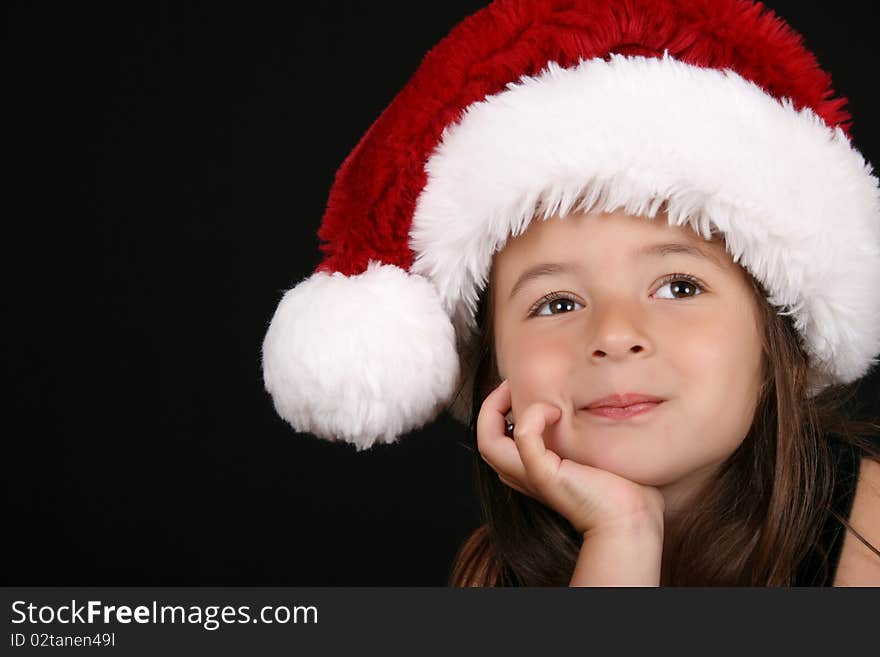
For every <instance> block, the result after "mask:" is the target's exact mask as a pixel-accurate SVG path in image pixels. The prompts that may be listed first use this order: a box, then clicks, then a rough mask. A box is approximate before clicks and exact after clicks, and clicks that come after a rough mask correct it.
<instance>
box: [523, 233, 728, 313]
mask: <svg viewBox="0 0 880 657" xmlns="http://www.w3.org/2000/svg"><path fill="white" fill-rule="evenodd" d="M672 254H675V255H686V256H691V257H692V258H700V259H702V260H706V261H707V262H709V263H710V264H711V265H713V266H714V267H715V268H717V269H718V270H719V271H721V272H722V273H723V272H726V271H727V267H726V264H725V263H724V262H723V261H722V260H721V258H719V257H718V255H717V254H715V253H713V252H711V251H708V250H706V249H704V248H702V247H700V246H697V245H696V244H686V243H684V242H664V243H662V244H649V245H648V246H643V247H641V248H640V249H638V250H637V251H635V253H634V254H633V255H634V256H635V257H642V256H650V257H661V256H665V255H672ZM582 269H583V267H582V266H581V265H580V264H579V263H577V262H542V263H539V264H537V265H533V266H532V267H529V268H528V269H526V270H525V271H524V272H523V273H522V274H521V275H520V277H519V278H518V279H517V281H516V283H514V284H513V288H511V290H510V295H509V296H508V297H507V300H508V301H510V300H511V299H513V297H514V296H515V295H516V293H517V292H519V291H520V290H521V289H522V288H523V287H524V286H525V285H526V283H528V282H529V281H532V280H534V279H536V278H541V277H542V276H553V275H555V274H573V273H578V272H580V271H582Z"/></svg>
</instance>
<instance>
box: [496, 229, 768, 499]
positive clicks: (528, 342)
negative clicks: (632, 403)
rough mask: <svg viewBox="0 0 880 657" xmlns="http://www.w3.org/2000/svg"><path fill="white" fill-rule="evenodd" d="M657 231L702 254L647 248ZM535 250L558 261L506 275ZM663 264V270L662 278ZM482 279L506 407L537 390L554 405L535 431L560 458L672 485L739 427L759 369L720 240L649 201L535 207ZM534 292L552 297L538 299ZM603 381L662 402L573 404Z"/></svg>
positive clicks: (736, 276) (723, 450)
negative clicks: (634, 211) (552, 416)
mask: <svg viewBox="0 0 880 657" xmlns="http://www.w3.org/2000/svg"><path fill="white" fill-rule="evenodd" d="M670 243H672V244H678V245H684V248H688V247H690V248H698V249H699V250H700V251H702V252H704V253H705V254H706V256H707V257H699V256H698V255H693V254H689V253H684V252H675V250H676V247H670V248H667V249H666V250H665V252H664V251H663V250H660V247H659V245H663V244H670ZM654 247H656V249H657V250H653V248H654ZM678 251H681V248H680V247H679V248H678ZM544 263H558V264H563V265H566V264H567V265H569V266H570V271H559V272H556V273H550V274H544V275H541V276H537V277H533V278H528V279H526V280H524V281H522V282H520V283H519V284H518V285H517V281H518V280H519V279H520V277H521V276H522V275H523V274H524V273H525V272H527V270H529V269H531V268H533V267H535V266H536V265H539V264H544ZM669 274H677V275H676V276H673V277H672V278H671V279H669V280H666V281H664V280H663V279H664V278H665V277H667V275H669ZM681 274H690V275H691V276H693V277H695V278H696V279H697V281H699V282H695V283H691V282H689V281H688V279H687V278H686V277H684V278H683V277H682V276H681ZM490 284H491V285H493V290H494V304H493V305H494V308H493V310H492V312H493V315H492V317H493V319H492V321H493V330H494V335H495V350H496V356H497V360H498V369H499V373H500V375H501V377H502V378H503V379H504V378H506V379H509V382H510V391H511V400H512V408H511V413H510V416H511V417H512V419H513V420H514V421H515V420H516V417H517V414H518V413H521V412H522V411H524V410H525V409H526V408H527V407H528V406H529V405H531V404H533V403H535V402H537V401H541V402H547V403H550V404H553V405H556V406H558V407H559V408H560V409H561V410H562V415H561V418H560V420H559V422H557V423H556V424H554V425H552V426H550V427H548V429H547V430H546V432H545V434H544V439H545V442H546V443H547V447H548V448H550V449H552V450H554V451H555V452H557V453H558V454H559V455H560V456H561V457H563V458H569V459H572V460H574V461H577V462H580V463H584V464H586V465H591V466H593V467H598V468H601V469H604V470H608V471H611V472H613V473H615V474H618V475H620V476H623V477H626V478H628V479H631V480H633V481H636V482H638V483H641V484H645V485H651V486H670V487H673V488H674V486H673V484H676V485H677V484H684V483H685V482H687V481H692V482H697V481H700V480H702V478H704V477H706V476H708V474H710V473H711V472H713V471H714V470H715V468H716V467H717V466H718V465H719V464H720V463H721V462H723V461H724V460H725V459H726V458H727V457H728V456H730V455H731V454H732V453H733V451H734V450H735V449H736V448H737V447H738V446H739V445H740V443H741V442H742V441H743V439H744V438H745V436H746V434H747V432H748V430H749V427H750V425H751V422H752V419H753V416H754V412H755V408H756V405H757V401H758V394H759V390H760V385H761V380H762V379H761V377H762V374H763V372H762V353H761V352H762V347H761V330H762V329H761V327H760V326H759V325H758V314H757V312H758V309H757V306H756V302H755V299H754V296H753V295H754V293H753V291H752V288H751V285H750V282H749V279H748V274H747V273H746V272H745V270H743V269H742V268H741V267H739V266H738V265H736V264H735V263H734V262H733V260H732V258H731V257H730V256H729V254H727V252H726V251H725V249H724V245H723V243H722V242H720V241H718V242H708V241H706V240H704V239H702V238H701V237H700V236H699V235H697V234H696V233H694V232H692V230H691V229H690V228H688V227H673V226H669V225H668V219H667V217H666V215H663V214H660V215H658V216H657V217H656V218H655V219H646V218H643V217H633V216H630V215H626V214H623V213H614V214H571V215H568V216H567V217H565V218H564V219H561V218H559V217H553V218H550V219H548V220H542V219H540V218H536V219H534V220H533V221H532V222H531V224H530V225H529V227H528V230H527V231H526V232H525V233H523V234H522V235H519V236H517V237H515V238H512V239H510V240H508V242H507V244H506V245H505V247H504V249H503V250H502V251H500V252H498V253H496V254H495V256H494V259H493V265H492V273H491V282H490ZM514 288H516V289H514ZM548 293H559V294H558V295H554V296H557V297H558V298H556V299H553V300H550V301H546V300H544V301H541V299H542V297H544V296H545V295H547V294H548ZM511 294H512V296H511ZM531 311H534V313H535V315H534V316H529V314H530V312H531ZM616 393H642V394H649V395H655V396H657V397H660V398H662V399H664V400H665V401H664V402H663V403H661V404H659V405H657V406H656V407H654V408H653V410H650V411H648V412H647V413H643V414H641V415H635V416H632V417H631V418H629V419H625V420H616V419H610V418H606V417H600V416H597V415H594V414H592V413H589V412H587V411H586V410H583V409H584V408H585V407H586V406H587V405H588V404H589V403H590V402H593V401H594V400H596V399H599V398H601V397H605V396H606V395H610V394H616Z"/></svg>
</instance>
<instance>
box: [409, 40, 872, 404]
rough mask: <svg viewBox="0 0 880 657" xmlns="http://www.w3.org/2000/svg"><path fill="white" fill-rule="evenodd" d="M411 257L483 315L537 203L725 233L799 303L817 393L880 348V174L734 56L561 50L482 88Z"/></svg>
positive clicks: (457, 319) (460, 310) (414, 232)
mask: <svg viewBox="0 0 880 657" xmlns="http://www.w3.org/2000/svg"><path fill="white" fill-rule="evenodd" d="M425 169H426V172H427V176H428V182H427V185H426V187H425V188H424V190H423V191H422V193H421V195H420V196H419V198H418V202H417V205H416V210H415V215H414V218H413V223H412V227H411V231H410V247H411V248H412V249H413V251H414V252H415V254H416V258H415V262H414V264H413V266H412V267H411V270H410V271H412V272H413V273H417V274H421V275H424V276H426V277H427V278H429V279H430V280H431V281H433V283H434V285H435V286H436V288H437V290H438V293H439V295H440V299H441V300H442V303H443V307H444V308H445V309H446V311H447V312H448V313H449V314H450V316H451V317H452V318H453V322H454V324H455V326H456V329H457V330H458V331H460V332H467V331H472V330H473V328H474V313H475V309H476V303H477V301H478V296H479V294H480V292H481V291H482V290H484V289H485V286H486V281H487V279H488V274H489V267H490V265H491V258H492V255H493V253H494V252H495V251H498V250H500V249H501V248H503V246H504V244H505V242H506V241H507V239H508V237H509V236H516V235H519V234H521V233H522V232H523V231H525V230H526V228H527V227H528V224H529V222H530V221H531V219H532V217H533V216H535V215H536V213H539V214H540V215H543V218H547V217H549V216H552V215H553V214H554V213H557V212H558V213H559V214H560V215H561V216H565V215H566V214H567V213H569V212H573V211H579V210H596V211H606V212H611V211H614V210H616V209H620V208H623V209H624V210H625V211H626V212H628V213H629V214H633V215H643V216H647V217H654V216H655V215H656V213H657V211H658V210H659V209H660V207H661V204H662V202H664V201H665V202H666V209H667V211H668V214H669V223H670V224H671V225H679V226H680V225H686V224H687V225H690V226H691V227H692V228H693V229H694V230H695V231H696V232H697V233H698V234H700V235H702V236H703V237H705V238H708V237H710V235H711V231H712V229H713V226H714V227H715V229H716V230H717V231H720V232H722V233H723V234H724V236H725V238H726V242H727V249H728V251H729V253H730V254H731V255H732V257H733V259H734V261H736V262H738V263H740V264H741V265H742V266H743V267H744V268H746V269H747V270H748V271H749V272H750V273H751V274H752V275H753V276H754V277H755V278H756V279H757V280H758V281H760V282H761V283H762V284H763V285H764V286H765V289H767V291H768V294H769V295H770V297H769V301H770V302H771V303H772V304H774V305H775V306H777V307H778V308H779V309H780V312H781V313H784V314H791V315H792V316H793V317H792V319H793V322H794V325H795V327H796V328H797V330H798V331H799V333H800V334H801V335H802V336H803V338H804V340H805V347H806V349H807V351H808V352H809V353H808V355H809V357H810V359H811V364H812V366H813V368H814V372H813V373H812V376H813V377H814V379H813V381H812V384H811V385H812V392H811V394H815V393H816V392H818V391H819V390H820V389H821V388H823V387H825V386H826V385H827V384H828V383H832V382H840V383H849V382H851V381H854V380H855V379H857V378H859V377H861V376H863V375H864V374H865V373H866V372H867V370H868V369H869V368H870V366H871V365H873V364H875V363H876V362H877V358H876V355H877V354H878V353H880V288H878V286H880V195H878V186H877V178H876V177H874V176H873V175H872V169H871V167H870V165H869V164H868V163H866V162H865V160H864V158H863V157H862V156H861V155H860V153H859V152H858V151H857V150H855V149H854V148H853V147H852V146H851V145H850V143H849V141H848V140H847V138H846V135H845V134H844V133H843V132H842V131H841V130H840V129H835V130H831V129H830V128H828V126H827V125H826V124H825V123H823V122H822V120H821V119H820V118H819V117H818V116H817V115H816V114H815V113H813V112H812V111H811V110H803V111H800V112H798V111H796V110H795V109H794V108H793V106H792V104H791V103H790V102H789V101H788V100H783V101H782V102H779V101H778V100H776V99H774V98H773V97H772V96H770V95H768V94H767V93H765V92H764V91H763V90H761V88H760V87H758V86H757V85H754V84H752V83H751V82H748V81H746V80H745V79H743V78H742V77H740V76H739V75H737V74H736V73H734V72H732V71H720V70H715V69H709V68H700V67H696V66H691V65H688V64H685V63H683V62H680V61H678V60H675V59H674V58H672V57H669V56H668V55H667V56H665V57H664V58H662V59H661V58H644V57H625V56H619V55H618V56H613V57H612V58H611V59H610V61H605V60H602V59H594V60H589V61H582V62H580V63H579V64H578V65H576V66H574V67H572V68H570V69H564V68H561V67H560V66H558V65H557V64H555V63H551V64H549V65H548V66H547V68H546V69H545V70H544V71H543V72H542V73H541V74H540V75H538V76H537V77H529V76H526V77H523V78H522V79H520V80H519V81H518V82H517V83H511V84H509V85H508V86H507V89H506V90H505V91H502V92H500V93H498V94H496V95H494V96H490V97H487V98H486V99H485V100H484V101H481V102H477V103H474V104H472V105H471V106H469V107H468V108H467V110H466V111H465V112H464V114H463V116H462V118H461V120H460V121H459V122H458V123H457V124H454V125H452V126H450V127H448V128H447V129H446V130H445V131H444V133H443V136H442V139H441V142H440V144H439V145H438V146H437V148H436V149H435V151H434V153H433V154H432V156H431V158H430V159H429V160H428V162H427V163H426V167H425Z"/></svg>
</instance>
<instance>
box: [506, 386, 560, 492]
mask: <svg viewBox="0 0 880 657" xmlns="http://www.w3.org/2000/svg"><path fill="white" fill-rule="evenodd" d="M561 416H562V410H561V409H559V408H558V407H556V406H553V405H552V404H544V403H537V404H533V405H531V406H529V407H528V408H527V409H526V410H525V413H523V416H522V417H521V418H520V420H519V422H518V423H517V425H516V427H515V428H514V430H513V439H514V443H515V445H516V447H517V449H518V451H519V455H520V459H521V461H522V463H523V467H524V468H525V472H526V476H527V477H528V481H529V482H531V483H532V484H534V486H535V487H536V488H537V489H538V491H543V490H544V489H545V488H546V487H547V486H548V485H550V484H551V483H552V482H553V480H554V479H555V478H556V473H557V470H558V469H559V465H560V463H561V462H562V460H561V459H560V458H559V456H558V455H557V454H556V453H555V452H553V451H551V450H548V449H547V446H546V445H545V444H544V431H545V430H546V428H547V426H548V425H551V424H553V423H555V422H557V421H558V420H559V418H560V417H561Z"/></svg>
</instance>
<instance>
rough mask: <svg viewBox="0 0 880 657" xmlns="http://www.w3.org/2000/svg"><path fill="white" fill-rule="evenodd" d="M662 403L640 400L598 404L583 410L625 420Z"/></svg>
mask: <svg viewBox="0 0 880 657" xmlns="http://www.w3.org/2000/svg"><path fill="white" fill-rule="evenodd" d="M662 403H663V402H642V403H640V404H633V405H632V406H621V407H614V406H600V407H598V408H585V409H583V410H585V411H586V412H587V413H591V414H593V415H598V416H601V417H607V418H611V419H614V420H625V419H627V418H630V417H634V416H636V415H642V414H643V413H647V412H648V411H651V410H653V409H654V408H656V407H657V406H659V405H660V404H662Z"/></svg>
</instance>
